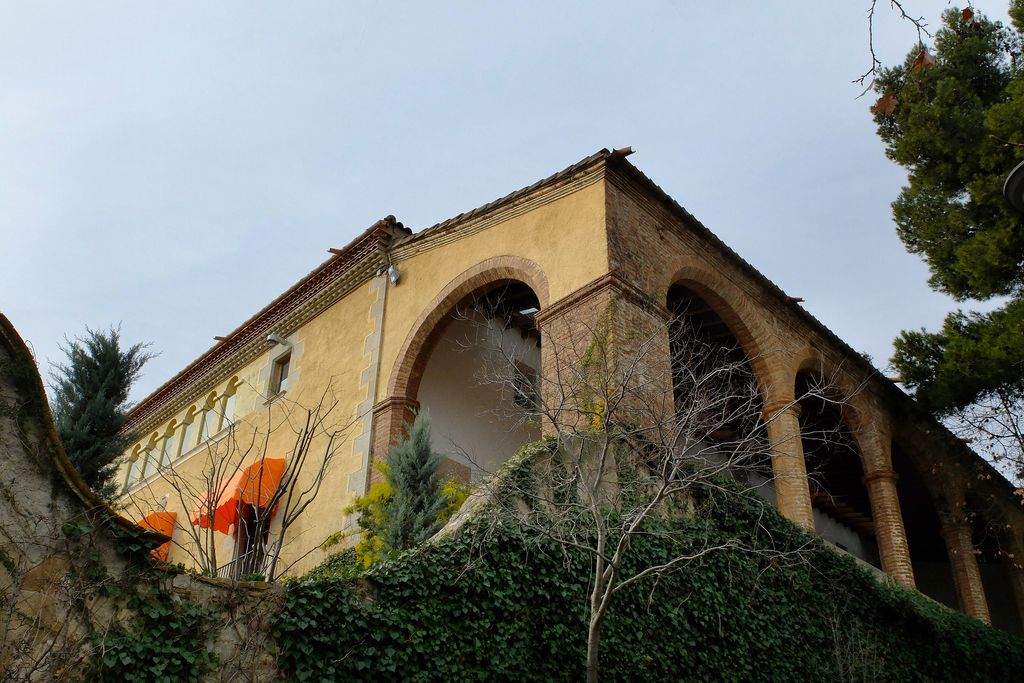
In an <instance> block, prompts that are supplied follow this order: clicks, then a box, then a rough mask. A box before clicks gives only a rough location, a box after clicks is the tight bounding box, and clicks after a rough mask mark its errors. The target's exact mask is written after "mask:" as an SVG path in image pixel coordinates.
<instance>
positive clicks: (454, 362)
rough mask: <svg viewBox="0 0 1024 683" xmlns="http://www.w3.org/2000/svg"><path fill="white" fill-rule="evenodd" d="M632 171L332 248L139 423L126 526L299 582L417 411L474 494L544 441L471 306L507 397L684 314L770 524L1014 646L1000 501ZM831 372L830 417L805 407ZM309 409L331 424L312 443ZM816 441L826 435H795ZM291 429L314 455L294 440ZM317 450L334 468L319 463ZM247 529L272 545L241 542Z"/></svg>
mask: <svg viewBox="0 0 1024 683" xmlns="http://www.w3.org/2000/svg"><path fill="white" fill-rule="evenodd" d="M628 154H629V150H617V151H612V152H609V151H607V150H602V151H600V152H598V153H597V154H594V155H592V156H590V157H587V158H586V159H583V160H582V161H580V162H578V163H576V164H574V165H572V166H570V167H569V168H566V169H565V170H563V171H560V172H559V173H556V174H555V175H553V176H551V177H549V178H546V179H544V180H542V181H540V182H537V183H535V184H533V185H531V186H530V187H527V188H524V189H522V190H519V191H517V192H513V193H512V194H509V195H507V196H506V197H503V198H502V199H499V200H497V201H494V202H492V203H490V204H487V205H485V206H481V207H479V208H477V209H474V210H472V211H469V212H467V213H463V214H460V215H458V216H456V217H454V218H452V219H450V220H447V221H444V222H443V223H440V224H438V225H435V226H433V227H430V228H427V229H425V230H422V231H420V232H416V233H413V232H411V231H410V230H408V229H406V228H404V227H403V226H402V224H401V223H398V222H397V221H396V220H395V219H394V218H393V217H390V216H389V217H387V218H385V219H383V220H381V221H378V222H377V223H376V224H374V225H372V226H370V227H369V228H368V229H367V230H366V231H365V232H363V233H362V234H361V235H360V236H359V237H357V238H356V239H355V240H353V241H352V242H351V243H350V244H348V245H347V246H345V247H344V248H341V249H331V252H332V256H331V258H330V259H328V260H327V261H326V262H324V263H323V264H322V265H320V266H319V267H317V268H316V269H315V270H313V272H311V273H310V274H309V275H308V276H306V277H305V278H304V279H302V280H301V281H299V282H298V283H297V284H296V285H295V286H293V287H292V288H291V289H289V290H288V291H287V292H285V293H284V294H282V295H281V296H280V297H278V298H277V299H276V300H274V301H273V302H271V303H270V304H269V305H268V306H267V307H266V308H264V309H263V310H262V311H260V312H259V313H257V314H256V315H254V316H253V317H252V318H250V319H249V320H247V321H246V322H244V323H243V324H242V325H241V326H239V327H238V328H237V329H236V330H234V331H233V332H231V333H230V334H229V335H227V336H226V337H223V338H218V343H217V344H216V345H215V346H214V347H212V348H211V349H210V350H209V351H207V352H206V353H205V354H203V355H202V356H201V357H199V358H198V359H197V360H196V361H194V362H193V363H192V364H191V365H189V366H188V367H186V368H185V369H184V370H182V371H181V372H180V373H179V374H177V375H176V376H174V377H173V378H171V379H170V380H169V381H168V382H167V383H166V384H164V385H163V386H161V387H160V388H159V389H157V390H156V391H155V392H154V393H153V394H152V395H150V396H149V397H147V398H145V399H144V400H143V401H142V402H140V403H139V404H138V405H137V406H136V407H135V409H134V410H133V411H132V413H131V415H130V418H129V420H128V423H127V425H126V429H127V430H130V431H131V432H133V433H137V434H142V435H143V437H142V438H141V439H140V440H139V442H138V443H137V444H135V445H134V447H133V448H132V449H131V450H130V451H129V452H128V453H127V454H126V455H127V458H126V462H125V465H124V469H123V472H122V475H121V476H122V483H123V486H124V492H123V495H122V498H121V505H122V507H123V509H124V510H125V512H126V514H129V515H130V516H132V517H133V518H135V519H138V520H140V521H143V522H144V524H146V525H148V526H151V527H153V528H157V529H158V530H162V531H166V532H168V533H169V534H171V535H172V537H173V539H174V541H173V543H172V545H171V546H170V547H169V548H165V549H164V552H165V553H166V556H167V558H168V559H169V560H170V561H171V562H185V563H186V564H189V563H195V562H196V558H197V557H199V556H204V555H203V554H204V553H207V554H208V553H209V548H210V547H213V548H215V549H216V552H218V553H219V556H220V558H221V562H220V563H219V565H218V566H217V567H216V570H217V571H219V572H220V573H228V574H232V573H233V574H234V575H236V576H237V575H239V574H240V573H242V569H240V565H238V564H237V562H238V561H239V560H240V559H241V558H242V557H243V556H245V557H248V556H250V555H249V554H250V553H253V552H255V553H256V555H257V556H258V557H259V560H260V562H259V563H258V565H259V566H257V565H252V566H250V567H249V569H254V570H261V571H262V570H264V569H265V567H266V560H267V559H268V558H270V557H272V556H273V557H279V558H280V563H281V566H282V567H286V568H287V571H288V572H291V573H300V572H302V571H305V570H306V569H308V568H309V567H311V566H313V565H314V564H316V563H317V562H318V561H319V560H320V559H322V558H323V556H324V550H322V548H321V544H322V543H323V542H324V540H325V539H326V538H328V537H330V536H331V535H332V534H337V533H338V532H339V531H342V530H343V529H344V528H345V527H346V525H347V524H350V523H351V520H347V519H346V518H345V515H344V514H343V512H342V511H343V509H344V508H345V506H346V505H347V504H348V503H349V502H351V500H352V499H353V497H355V496H357V495H361V494H363V493H365V492H366V491H367V489H368V486H369V483H370V481H371V478H372V476H373V473H374V471H375V470H374V467H373V465H372V463H374V462H375V461H380V460H381V459H382V458H383V457H384V454H385V453H386V450H387V448H388V446H389V444H391V443H392V442H394V441H395V439H396V438H397V437H398V436H399V435H400V434H401V432H402V429H403V425H404V424H405V423H406V422H407V421H409V420H410V419H411V417H412V415H413V414H414V412H415V411H417V410H419V409H423V408H426V409H428V410H429V412H430V414H431V417H432V420H433V426H434V430H433V439H434V445H435V447H436V448H437V450H439V451H440V452H443V453H445V454H446V455H447V458H448V461H447V463H446V466H447V468H448V470H449V472H451V473H452V474H453V475H454V476H457V477H459V478H462V479H464V480H466V481H470V482H474V481H478V480H480V479H481V478H482V477H484V476H485V475H486V474H488V473H489V472H492V471H494V470H495V469H496V468H497V467H498V466H499V465H500V464H501V463H502V462H503V461H504V460H505V459H507V458H508V457H509V456H511V455H512V454H513V453H514V452H515V451H516V450H517V449H518V447H519V445H521V444H522V443H524V442H526V441H531V440H534V439H536V438H538V437H539V435H540V432H541V430H542V426H541V425H538V424H534V423H529V422H522V421H517V420H515V419H514V417H513V416H514V414H515V408H516V405H515V403H516V401H518V400H521V397H520V396H518V395H509V393H508V392H507V391H503V390H502V388H501V387H498V386H492V385H489V384H487V383H482V382H480V381H479V376H480V368H481V365H482V364H483V363H484V362H485V359H484V358H483V352H481V351H479V350H477V349H474V348H473V346H472V345H471V344H466V343H465V340H466V339H467V338H469V337H472V336H473V335H476V334H479V329H478V328H474V327H473V325H472V323H471V321H470V320H469V318H468V316H466V315H465V314H464V312H465V311H466V310H467V308H479V307H480V305H481V302H483V303H485V304H486V307H487V310H488V311H490V312H491V313H490V314H489V316H490V319H492V320H497V321H500V322H501V324H498V325H497V326H496V327H495V326H492V328H491V329H490V331H489V332H488V334H492V335H497V336H498V337H499V338H500V339H502V340H503V341H502V343H503V344H506V345H509V346H510V348H513V349H514V355H515V358H516V362H517V370H516V377H517V378H518V379H517V381H522V382H525V383H526V384H531V383H536V381H537V378H541V379H545V380H548V381H547V382H546V386H550V385H551V384H552V381H551V380H552V379H553V378H554V377H556V376H557V372H558V363H557V360H556V359H555V358H553V356H554V355H556V354H553V353H552V349H553V348H558V347H559V346H560V345H568V346H572V345H573V344H574V343H577V342H579V341H580V340H574V339H566V338H564V337H565V336H566V334H568V333H567V332H566V331H567V330H572V329H580V327H579V325H574V324H570V323H574V322H575V323H579V322H582V323H587V322H588V321H589V322H593V320H594V319H595V317H596V316H598V315H600V314H601V312H602V311H605V312H606V311H608V310H611V308H610V307H612V308H613V310H614V317H615V320H616V324H619V325H622V326H625V327H637V326H643V325H645V324H646V323H648V322H652V323H655V324H661V325H662V326H663V327H666V328H667V326H669V325H670V324H671V321H673V320H679V319H681V318H683V317H685V318H686V319H687V320H688V321H689V322H690V323H692V326H693V328H694V329H699V330H703V333H704V334H706V335H707V338H708V339H709V340H712V341H714V342H715V343H716V344H719V345H721V346H722V347H723V348H733V349H735V350H736V352H738V353H741V354H742V355H743V356H744V357H745V359H746V362H748V363H749V366H750V368H751V370H752V372H753V373H754V375H755V376H756V379H757V385H758V386H759V387H760V401H761V406H762V413H763V416H764V419H765V423H766V424H767V430H768V436H769V439H770V441H771V444H772V447H773V451H772V454H771V463H770V476H769V477H768V478H767V481H766V482H765V483H764V485H763V487H762V488H763V493H764V495H765V497H767V498H768V499H770V500H771V501H772V502H773V503H774V504H775V505H776V507H777V508H778V510H779V512H781V513H782V514H783V515H784V516H786V517H787V518H789V519H790V520H792V521H793V522H794V523H796V524H798V525H800V526H802V527H805V528H807V529H809V530H814V531H816V532H817V533H818V534H819V535H821V536H822V537H823V538H825V539H826V540H828V541H830V542H831V543H833V544H835V545H836V546H837V547H839V548H841V549H843V550H845V551H847V552H849V553H851V554H853V555H855V556H856V557H858V558H859V559H861V560H862V561H864V562H866V563H868V564H871V565H873V566H875V567H876V568H877V569H878V570H879V571H880V572H884V573H885V574H887V575H888V576H889V577H891V578H892V579H893V580H894V581H896V582H898V583H900V584H902V585H904V586H907V587H911V588H914V587H916V588H917V589H918V590H920V591H922V592H923V593H925V594H926V595H929V596H931V597H933V598H934V599H936V600H938V601H941V602H944V603H946V604H948V605H950V606H952V607H954V608H958V609H960V610H962V611H964V612H965V613H967V614H969V615H971V616H974V617H976V618H978V619H980V620H983V621H986V622H990V623H993V624H994V625H997V626H999V627H1001V628H1005V629H1007V630H1011V631H1016V632H1020V631H1021V622H1022V618H1024V570H1022V568H1021V565H1020V560H1021V558H1024V547H1022V544H1024V538H1022V533H1024V517H1022V515H1024V513H1022V509H1021V504H1020V500H1019V498H1018V497H1017V496H1015V494H1014V491H1013V488H1012V487H1011V486H1010V485H1009V484H1008V483H1007V482H1006V481H1005V480H1004V479H1003V478H1002V477H1001V476H1000V475H999V474H998V473H996V472H995V471H994V470H993V469H992V468H991V467H990V466H989V465H988V464H986V463H985V462H983V461H982V460H981V459H979V458H978V457H977V455H975V454H974V452H973V451H971V450H970V449H969V448H968V447H967V446H966V445H965V444H964V443H962V442H961V441H959V440H958V439H956V438H955V437H954V436H953V435H952V434H950V433H949V432H948V431H947V430H945V429H944V428H943V427H942V426H941V425H940V424H939V423H937V422H936V421H935V420H934V419H932V418H931V417H929V416H928V415H926V414H925V413H924V412H923V411H921V410H920V409H919V408H918V407H917V405H916V404H915V403H914V401H913V400H912V399H911V398H910V397H908V396H907V395H906V394H904V393H903V392H902V391H901V390H900V389H899V388H898V387H897V386H895V385H894V384H893V383H892V382H891V381H890V380H887V379H885V378H884V377H882V376H880V375H879V374H878V372H877V371H876V370H875V369H874V368H873V367H872V366H871V364H870V363H869V362H867V361H866V360H865V359H864V358H863V357H862V356H861V355H860V354H858V353H857V352H855V351H854V350H853V349H851V348H850V347H849V346H847V345H846V344H845V343H844V342H843V341H842V340H840V339H839V338H838V337H836V336H835V335H834V334H833V333H832V332H830V331H829V330H828V329H827V328H825V326H824V325H822V324H821V323H820V322H818V321H817V320H816V319H815V318H814V317H812V316H811V315H810V314H809V313H807V312H806V311H805V310H804V309H803V308H802V307H801V306H800V305H799V300H798V299H795V298H793V297H789V296H787V295H786V294H785V293H784V292H782V291H781V290H780V289H779V288H778V287H777V286H776V285H774V284H773V283H772V282H771V281H770V280H768V279H767V278H766V277H765V276H764V275H762V274H761V273H759V272H758V271H757V270H756V269H754V268H753V267H752V266H751V265H750V264H748V263H747V262H746V261H744V260H743V259H742V258H740V257H739V256H738V255H737V254H736V253H735V252H733V251H732V250H731V249H729V248H728V247H727V246H726V245H725V244H723V243H722V242H721V241H720V240H719V239H718V238H717V237H715V235H714V234H712V233H711V232H710V231H709V230H708V229H707V228H705V227H704V226H703V225H702V224H701V223H700V222H699V221H697V220H696V219H695V218H694V217H693V216H692V215H690V214H689V213H688V212H687V211H686V210H685V209H684V208H683V207H681V206H680V205H679V204H677V203H676V202H674V201H673V200H672V199H671V198H670V197H669V196H668V195H667V194H666V193H665V192H664V191H662V190H661V189H660V188H659V187H658V186H657V185H655V184H654V183H653V182H652V181H651V180H650V179H648V178H647V177H646V176H645V175H644V174H643V173H641V172H640V171H639V170H638V169H637V168H636V167H634V166H633V165H632V164H630V163H629V162H628V161H627V160H626V156H627V155H628ZM495 311H498V312H500V315H499V314H497V313H495ZM669 346H670V345H669V344H668V343H667V339H666V343H665V344H663V347H664V350H665V353H664V354H663V355H664V363H665V366H666V367H665V370H666V372H669V373H671V372H672V370H673V369H672V368H671V367H670V366H671V364H672V353H671V351H670V350H669V349H668V347H669ZM823 377H827V378H829V380H830V384H831V389H830V391H832V392H833V393H832V395H834V396H835V401H834V402H833V401H831V400H820V399H815V398H813V396H809V395H808V394H807V393H806V392H805V391H804V388H805V387H807V386H811V385H814V384H815V383H816V382H820V381H821V379H822V378H823ZM513 394H515V392H513ZM680 400H681V399H680ZM317 406H319V407H320V408H321V413H323V412H325V410H326V409H325V408H324V406H328V407H329V408H330V411H329V418H325V419H324V420H323V421H322V423H321V425H320V428H319V429H318V430H312V432H313V433H308V434H307V432H304V430H303V425H304V424H305V420H306V418H307V417H308V416H309V415H310V413H309V412H307V411H308V410H310V409H314V410H313V413H312V414H313V415H314V419H315V416H316V411H315V408H316V407H317ZM823 426H825V427H827V428H828V429H829V430H830V432H831V433H834V434H836V435H837V437H836V439H834V440H832V442H831V443H827V444H825V445H822V444H820V443H817V442H815V441H814V440H813V439H809V438H808V434H809V433H810V432H812V431H815V430H820V429H821V428H822V427H823ZM229 427H231V428H230V429H229ZM304 434H305V435H307V436H308V437H309V438H308V439H307V440H306V444H307V445H308V451H303V450H302V448H297V446H296V439H297V435H298V438H299V440H300V441H301V440H302V437H303V435H304ZM331 435H333V437H334V438H333V440H332V439H331ZM324 453H327V454H329V460H330V467H326V468H322V469H321V468H318V467H317V466H315V465H312V466H311V465H309V462H317V461H318V458H319V459H322V458H323V457H324ZM303 457H306V458H307V465H306V466H305V467H304V468H302V469H299V468H298V467H296V461H297V460H300V459H302V458H303ZM224 462H230V463H232V464H231V465H230V467H227V468H222V469H218V467H220V466H221V465H220V464H221V463H224ZM254 463H255V464H254ZM808 472H810V473H811V475H810V476H809V474H808ZM285 490H292V491H298V492H301V491H306V492H317V493H318V495H316V496H315V498H313V497H310V498H309V502H308V505H307V506H305V507H304V508H302V509H301V510H300V512H301V514H294V515H293V516H292V518H289V519H288V521H287V524H288V529H289V530H288V534H287V536H286V537H285V539H284V540H283V542H282V543H281V545H280V547H276V546H274V547H267V546H268V544H269V545H272V543H270V541H268V539H269V538H271V537H273V536H274V533H273V532H274V531H275V526H274V525H278V527H280V525H281V524H282V523H283V522H282V519H281V518H282V516H286V514H287V511H286V509H285V508H286V507H287V505H286V503H285V501H284V500H283V499H280V498H275V499H274V500H273V502H271V499H270V496H272V495H273V494H275V492H277V491H285ZM296 495H299V494H296ZM300 497H301V496H300ZM204 501H205V504H204ZM299 507H301V506H299ZM270 508H273V509H270ZM295 509H296V507H295V506H293V508H292V512H295ZM158 513H159V514H158ZM261 514H262V515H264V518H265V519H267V520H268V524H270V526H271V528H270V532H271V533H270V534H267V532H266V530H264V531H263V532H262V533H260V534H256V535H255V537H254V536H253V534H247V533H245V532H244V527H245V524H244V520H245V519H248V518H251V516H252V515H261ZM247 515H248V516H249V517H247ZM197 529H201V530H203V532H202V533H196V530H197ZM203 544H207V546H208V547H206V548H202V547H200V546H203Z"/></svg>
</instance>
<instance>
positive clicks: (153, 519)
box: [138, 510, 178, 562]
mask: <svg viewBox="0 0 1024 683" xmlns="http://www.w3.org/2000/svg"><path fill="white" fill-rule="evenodd" d="M177 517H178V513H177V512H166V511H163V510H161V511H159V512H150V513H149V514H148V515H146V516H145V517H143V518H142V519H141V520H140V521H139V522H138V524H139V526H141V527H142V528H143V529H150V530H152V531H156V532H158V533H161V534H163V535H164V536H171V535H173V534H174V520H175V519H176V518H177ZM170 552H171V542H170V541H167V542H166V543H161V544H160V545H159V546H157V547H156V548H154V549H153V557H155V558H156V559H158V560H162V561H163V562H166V561H167V555H168V554H169V553H170Z"/></svg>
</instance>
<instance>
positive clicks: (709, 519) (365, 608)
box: [275, 482, 1024, 681]
mask: <svg viewBox="0 0 1024 683" xmlns="http://www.w3.org/2000/svg"><path fill="white" fill-rule="evenodd" d="M728 486H733V485H731V484H729V483H728V482H719V483H717V484H716V485H714V486H708V487H706V488H704V489H702V490H701V491H700V492H699V494H698V499H697V500H696V501H695V502H696V503H697V505H698V506H700V507H705V506H706V507H709V508H710V509H714V510H715V514H714V515H711V516H704V515H701V516H693V517H689V518H684V517H681V516H676V517H670V518H660V519H652V520H650V522H649V523H648V524H649V530H650V531H651V532H652V533H649V534H641V535H640V536H638V537H637V548H636V551H637V552H636V553H635V554H634V555H632V556H631V560H630V561H631V562H636V563H637V564H638V566H647V565H650V564H652V563H656V562H658V561H659V560H661V561H664V559H665V558H668V557H672V556H676V555H678V554H679V553H681V552H687V551H688V550H692V549H694V548H699V547H703V546H705V545H711V544H717V543H720V542H721V541H722V540H723V539H733V538H735V539H739V540H741V541H742V542H743V543H744V544H750V545H759V546H761V547H771V548H773V549H781V548H797V547H800V548H805V549H806V552H802V553H801V560H800V561H799V562H796V563H793V564H779V563H778V562H777V560H776V559H774V558H775V557H776V556H775V555H768V554H758V553H751V552H744V551H737V550H732V549H731V550H724V551H722V552H719V553H714V554H712V555H708V556H706V557H705V558H704V559H702V560H701V561H700V562H694V563H690V564H686V565H684V566H683V567H682V568H681V569H680V570H679V571H677V572H673V573H671V574H668V575H662V576H658V577H650V578H649V579H648V580H646V581H644V582H638V583H637V584H634V585H633V586H631V587H630V588H629V589H628V590H626V591H624V592H623V593H622V594H621V595H620V596H618V597H617V598H616V604H615V609H614V610H613V611H612V612H610V614H609V617H608V623H607V624H606V627H605V631H604V636H603V639H602V649H601V672H602V676H603V678H605V679H606V680H610V681H634V680H638V679H642V680H645V681H678V680H714V681H750V680H777V681H797V680H800V681H811V680H899V681H923V680H1015V678H1016V677H1018V676H1019V672H1020V671H1021V667H1022V666H1024V644H1022V641H1020V640H1019V639H1017V638H1014V637H1012V636H1010V635H1009V634H1006V633H1003V632H1000V631H996V630H994V629H992V628H990V627H987V626H985V625H983V624H981V623H979V622H977V621H974V620H972V619H970V618H968V617H966V616H964V615H962V614H959V613H957V612H955V611H953V610H950V609H948V608H946V607H944V606H942V605H939V604H938V603H935V602H933V601H931V600H929V599H928V598H925V597H923V596H921V595H920V594H918V593H916V592H914V591H911V590H907V589H904V588H902V587H899V586H895V585H892V584H889V583H885V582H881V581H879V580H878V578H876V577H875V576H873V575H871V574H870V573H869V572H868V571H866V570H865V569H864V568H862V567H861V566H859V565H858V564H857V563H856V562H855V561H854V560H853V559H852V558H850V557H849V556H847V555H845V554H843V553H840V552H838V551H836V550H834V549H832V548H830V547H828V546H827V545H826V544H825V543H824V542H823V541H821V540H820V539H817V538H815V537H812V536H810V535H809V534H808V533H806V532H804V531H802V530H800V529H798V528H796V527H795V526H794V525H793V524H791V523H789V522H788V521H786V520H785V519H783V518H782V517H780V516H779V515H778V514H777V513H775V512H774V510H771V509H770V508H766V506H765V504H764V503H763V501H759V500H758V499H756V498H754V497H750V498H749V499H747V502H744V499H743V498H742V497H741V496H739V495H737V491H735V490H733V491H729V492H728V493H723V492H722V490H721V489H722V487H728ZM589 578H590V559H589V558H588V557H587V556H586V554H585V553H583V552H577V551H574V550H572V549H567V548H566V547H565V546H564V545H557V544H554V543H550V542H547V541H545V540H544V539H540V540H538V539H537V538H536V537H535V536H533V535H531V534H528V533H527V532H525V531H524V530H523V529H522V528H520V527H517V526H514V525H501V524H498V525H495V524H493V523H492V522H491V521H489V520H487V519H486V518H480V519H477V520H475V521H471V522H469V523H468V524H467V525H466V526H465V527H463V529H462V530H461V531H460V532H459V533H457V534H453V535H452V536H449V537H446V538H445V539H443V540H441V541H440V542H438V543H435V544H427V545H424V546H421V547H420V548H418V549H416V550H414V551H412V552H408V553H403V554H402V555H400V556H398V557H396V558H393V559H391V560H389V561H385V562H382V563H380V564H378V565H376V566H374V567H373V568H372V569H371V570H369V571H368V572H363V571H361V570H360V568H359V566H358V562H357V560H356V558H355V557H354V555H353V554H352V553H351V551H345V552H343V553H341V554H339V555H337V556H334V557H332V558H330V559H329V560H328V561H327V562H325V563H324V564H323V565H322V566H321V567H320V568H318V569H317V570H315V571H314V572H313V573H311V574H310V575H309V576H308V577H306V578H305V579H303V580H301V581H296V582H294V583H292V584H290V585H289V586H288V591H287V593H286V595H285V599H284V606H283V610H282V612H281V613H280V614H279V615H278V616H277V618H276V621H275V637H276V640H277V643H278V644H279V646H280V650H279V652H280V654H279V660H278V661H279V664H280V666H281V667H282V671H283V672H284V673H285V674H286V675H287V678H288V680H295V681H320V680H351V681H361V680H375V681H379V680H395V681H398V680H401V681H446V680H523V681H577V680H580V679H581V678H582V675H583V672H584V663H585V658H586V650H587V644H586V632H587V629H586V623H587V599H588V581H589Z"/></svg>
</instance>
